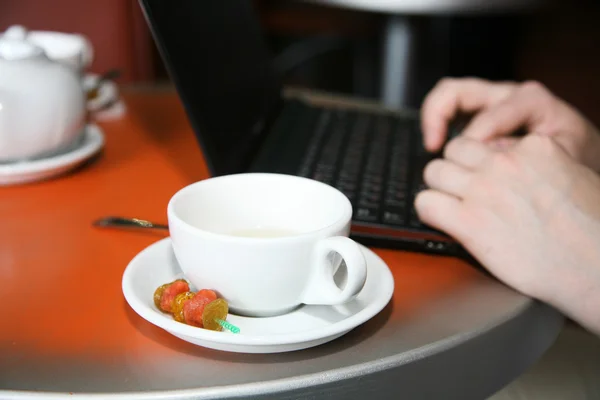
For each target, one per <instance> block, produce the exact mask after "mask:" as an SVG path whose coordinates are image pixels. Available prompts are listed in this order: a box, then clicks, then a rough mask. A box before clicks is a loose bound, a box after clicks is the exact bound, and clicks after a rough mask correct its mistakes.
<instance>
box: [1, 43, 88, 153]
mask: <svg viewBox="0 0 600 400" xmlns="http://www.w3.org/2000/svg"><path fill="white" fill-rule="evenodd" d="M85 123H86V103H85V93H84V90H83V87H82V84H81V78H80V76H79V74H78V72H77V71H75V70H74V69H73V68H69V67H68V66H66V65H63V64H61V63H58V62H56V61H51V60H50V59H49V58H48V57H47V56H46V54H45V53H44V50H43V49H42V48H41V47H39V46H37V45H35V44H34V43H32V42H31V41H29V40H27V37H26V34H25V33H20V31H13V33H12V34H4V35H2V36H0V163H11V162H18V161H23V160H27V159H32V158H39V157H44V156H47V155H50V154H53V153H58V152H60V151H62V150H64V149H67V148H68V147H70V146H71V145H72V144H73V143H74V142H75V141H76V140H78V139H79V137H80V135H81V134H83V130H84V129H85Z"/></svg>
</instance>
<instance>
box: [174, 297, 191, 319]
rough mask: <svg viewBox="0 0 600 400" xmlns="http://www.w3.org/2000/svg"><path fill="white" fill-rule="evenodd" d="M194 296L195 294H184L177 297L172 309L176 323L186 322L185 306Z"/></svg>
mask: <svg viewBox="0 0 600 400" xmlns="http://www.w3.org/2000/svg"><path fill="white" fill-rule="evenodd" d="M194 296H195V293H194V292H183V293H179V294H178V295H177V296H175V299H174V300H173V306H172V308H171V311H172V312H173V318H174V319H175V321H177V322H185V318H184V313H183V306H184V304H185V302H186V301H188V300H189V299H191V298H193V297H194Z"/></svg>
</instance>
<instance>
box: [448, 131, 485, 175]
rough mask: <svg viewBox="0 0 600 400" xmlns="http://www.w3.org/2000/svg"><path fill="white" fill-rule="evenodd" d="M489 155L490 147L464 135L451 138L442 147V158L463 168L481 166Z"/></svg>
mask: <svg viewBox="0 0 600 400" xmlns="http://www.w3.org/2000/svg"><path fill="white" fill-rule="evenodd" d="M490 155H491V149H490V148H489V147H487V146H486V145H485V144H484V143H481V142H480V141H478V140H473V139H470V138H467V137H464V136H458V137H456V138H454V139H452V140H451V141H450V142H448V144H447V145H446V147H445V148H444V158H445V159H447V160H449V161H452V162H454V163H456V164H458V165H461V166H463V167H465V168H469V169H475V168H478V167H479V166H481V165H482V164H483V163H484V162H485V161H486V160H487V159H488V158H489V157H490Z"/></svg>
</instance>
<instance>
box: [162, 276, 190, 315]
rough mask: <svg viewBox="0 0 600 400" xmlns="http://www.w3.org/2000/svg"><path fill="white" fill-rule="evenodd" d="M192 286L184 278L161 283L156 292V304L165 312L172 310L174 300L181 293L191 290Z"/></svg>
mask: <svg viewBox="0 0 600 400" xmlns="http://www.w3.org/2000/svg"><path fill="white" fill-rule="evenodd" d="M189 290H190V286H189V285H188V283H187V281H186V280H184V279H177V280H175V281H173V282H171V283H167V284H164V285H161V286H159V287H158V289H156V291H155V292H154V304H155V305H156V307H158V308H159V309H160V310H161V311H163V312H171V310H172V304H173V300H174V299H175V296H177V295H178V294H179V293H183V292H189Z"/></svg>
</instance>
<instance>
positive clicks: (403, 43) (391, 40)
mask: <svg viewBox="0 0 600 400" xmlns="http://www.w3.org/2000/svg"><path fill="white" fill-rule="evenodd" d="M413 37H414V31H413V27H412V24H411V22H410V20H409V17H406V16H401V15H393V16H390V17H388V18H387V21H386V26H385V32H384V43H383V51H384V53H383V71H382V76H381V95H382V101H383V103H384V104H385V105H386V106H389V107H396V108H397V107H402V106H406V105H407V103H408V82H409V72H410V64H411V59H412V57H411V55H412V53H413V52H412V47H413Z"/></svg>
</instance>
